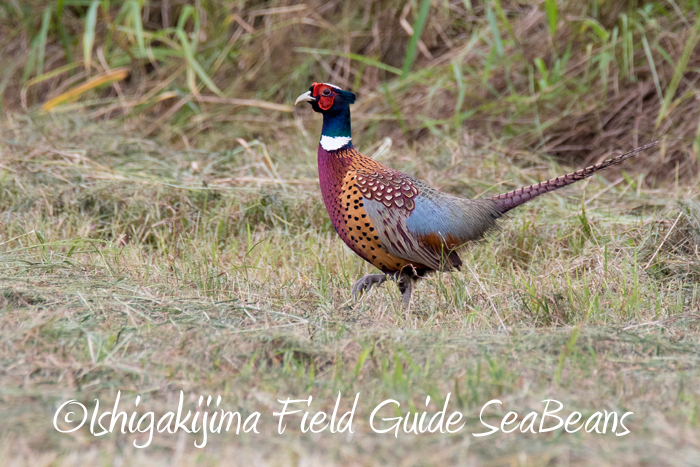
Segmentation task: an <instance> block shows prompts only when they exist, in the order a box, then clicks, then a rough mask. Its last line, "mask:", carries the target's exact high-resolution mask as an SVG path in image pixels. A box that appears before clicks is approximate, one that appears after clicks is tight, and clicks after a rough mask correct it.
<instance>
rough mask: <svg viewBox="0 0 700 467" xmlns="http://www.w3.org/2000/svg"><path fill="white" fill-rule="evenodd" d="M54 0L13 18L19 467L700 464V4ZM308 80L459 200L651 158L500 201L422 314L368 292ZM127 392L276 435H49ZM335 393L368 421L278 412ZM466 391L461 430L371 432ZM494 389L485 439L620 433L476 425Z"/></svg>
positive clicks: (2, 146)
mask: <svg viewBox="0 0 700 467" xmlns="http://www.w3.org/2000/svg"><path fill="white" fill-rule="evenodd" d="M59 3H61V5H63V3H65V4H66V6H65V7H63V6H60V5H58V4H54V3H51V2H38V1H37V2H9V3H8V4H7V5H4V6H3V7H2V9H0V12H2V13H0V51H4V52H5V53H6V54H7V56H8V57H9V58H8V61H7V65H6V67H5V69H4V70H2V71H0V96H2V98H3V100H2V105H3V107H2V110H3V115H2V124H1V125H0V154H1V156H0V410H1V411H2V413H1V414H0V415H1V416H2V419H3V423H2V424H1V425H0V440H2V441H1V443H2V444H1V445H0V465H13V466H14V465H18V466H19V465H32V466H35V465H129V466H130V465H149V466H155V465H182V466H185V465H187V466H188V465H221V464H223V465H298V466H305V465H309V466H315V465H486V466H501V465H509V466H516V465H517V466H540V465H552V466H559V465H562V466H563V465H580V466H586V465H615V466H621V465H630V466H632V465H635V466H636V465H649V466H652V465H653V466H656V465H669V466H687V465H700V311H699V310H698V308H699V305H700V288H699V287H698V284H699V282H698V281H699V279H700V256H698V245H700V205H699V204H698V196H699V195H700V190H698V184H697V180H698V179H697V167H698V156H699V154H698V149H699V148H700V123H699V119H698V115H699V114H700V112H699V111H698V99H700V92H698V85H697V80H698V79H699V78H698V77H699V76H700V53H698V47H697V42H698V40H699V39H700V34H698V26H697V23H698V22H697V18H698V15H699V14H700V6H699V5H698V4H697V2H680V1H677V2H668V3H665V2H650V3H645V4H639V5H638V4H636V3H627V2H606V3H605V4H602V3H598V2H589V3H586V4H585V5H583V4H581V5H579V4H578V3H573V4H562V3H558V4H555V2H549V1H547V2H541V3H528V4H525V3H523V4H518V3H508V2H493V3H486V4H483V5H482V4H477V3H476V2H433V4H432V5H429V6H430V8H429V9H428V10H427V11H428V13H426V14H425V15H423V13H421V11H422V10H421V5H420V4H419V3H420V2H416V3H415V4H409V5H411V6H410V7H405V6H404V4H403V3H396V4H394V3H392V2H386V3H382V2H369V3H367V5H365V6H363V7H358V8H357V9H351V8H349V7H343V6H342V4H340V3H323V2H318V3H317V2H312V3H308V4H306V6H303V7H300V6H299V5H294V4H286V3H279V4H278V3H274V2H273V3H270V4H260V5H257V4H256V5H229V6H227V7H222V6H218V5H217V4H214V3H210V2H195V4H194V5H195V7H193V8H192V9H189V10H188V9H187V8H186V6H187V5H186V3H185V2H170V3H171V4H169V3H168V2H142V4H139V3H137V2H124V5H127V6H126V7H124V8H122V9H120V8H121V7H120V6H119V5H115V4H112V5H110V2H100V3H99V5H97V3H92V2H68V1H66V2H59ZM115 3H116V2H115ZM472 3H474V4H473V5H472ZM92 5H97V6H94V7H93V6H92ZM102 5H107V6H106V7H103V6H102ZM134 5H135V6H134ZM553 5H554V6H553ZM25 7H26V8H25ZM122 10H123V11H125V13H122ZM47 11H48V13H46V12H47ZM105 12H109V14H111V16H108V15H107V13H105ZM134 12H136V13H134ZM154 12H155V13H154ZM93 14H94V15H98V16H96V18H97V19H92V20H91V18H93V16H91V15H93ZM3 15H4V16H3ZM22 15H24V16H22ZM426 15H427V16H426ZM234 16H235V17H234ZM46 17H48V18H49V19H47V20H46V21H44V18H46ZM166 17H168V19H167V21H166ZM183 17H184V20H182V21H178V18H183ZM105 18H111V19H110V21H112V23H109V21H107V19H105ZM421 18H423V19H426V22H425V27H424V33H423V35H422V41H421V42H420V43H419V42H418V41H417V40H412V39H411V37H412V36H410V35H409V34H407V33H406V28H405V26H404V24H403V23H406V24H408V25H409V27H412V28H413V29H420V23H421ZM19 19H21V20H22V21H23V22H20V23H17V21H19ZM365 19H366V21H365ZM239 20H240V21H239ZM157 21H160V23H159V24H161V28H160V29H158V28H157V27H156V26H155V23H156V22H157ZM140 23H141V24H140ZM166 23H168V26H167V27H166V26H165V24H166ZM13 24H14V26H13ZM16 24H21V26H16ZM44 24H46V25H47V26H46V28H44V27H43V25H44ZM139 24H140V26H139ZM176 24H177V26H175V25H176ZM328 24H330V25H337V26H338V28H339V29H340V30H341V31H342V33H338V34H331V33H329V32H328V28H327V27H326V26H327V25H328ZM59 25H60V26H59ZM378 25H381V26H382V27H381V28H379V26H378ZM411 25H412V26H411ZM324 28H325V29H324ZM178 30H179V31H182V33H186V35H185V38H184V39H183V38H182V33H178ZM42 31H43V32H42ZM319 31H320V32H319ZM234 37H235V38H236V39H235V40H233V38H234ZM413 37H415V36H413ZM37 38H38V39H37ZM64 38H66V40H64ZM188 38H189V40H191V41H192V42H188ZM90 40H92V43H93V44H94V46H93V47H91V48H87V49H86V48H85V47H84V45H85V42H86V41H87V42H88V43H89V42H90ZM178 41H180V42H178ZM110 44H111V45H110ZM115 44H118V45H115ZM421 44H422V45H421ZM110 47H111V48H110ZM227 47H228V49H227ZM290 48H291V49H292V50H293V51H294V53H286V54H285V53H284V51H285V50H288V49H290ZM98 49H100V51H99V52H98ZM147 49H148V50H151V51H152V54H151V56H148V54H146V56H142V55H140V53H141V51H145V50H147ZM42 50H43V52H41V51H42ZM86 50H88V51H89V52H91V54H92V55H90V56H91V59H90V63H89V64H87V65H86V60H85V54H84V52H85V51H86ZM168 50H170V52H168V53H170V55H168V54H167V53H166V52H167V51H168ZM411 50H412V51H413V52H411ZM329 51H334V52H333V53H330V52H329ZM337 51H342V53H336V52H337ZM350 53H352V54H356V55H348V54H350ZM343 54H344V55H343ZM412 54H413V55H414V56H413V57H411V55H412ZM164 57H166V58H164ZM168 57H169V58H168ZM219 57H223V58H221V60H219ZM40 58H41V61H43V63H42V64H41V66H38V63H39V61H40V60H39V59H40ZM151 62H152V63H151ZM290 62H293V63H290ZM73 63H75V64H77V65H72V64H73ZM106 64H111V65H110V66H105V65H106ZM61 67H65V69H62V68H61ZM121 67H123V68H126V69H128V70H129V76H130V77H129V78H128V79H121V78H120V79H117V80H116V81H110V82H108V83H107V84H106V85H105V84H104V83H103V84H102V85H101V86H98V85H97V84H94V82H93V84H89V85H87V86H85V87H84V88H83V89H82V90H81V89H78V87H79V86H80V84H81V83H90V79H92V78H94V77H100V76H106V75H108V74H109V73H110V71H109V70H115V69H119V68H121ZM83 69H84V70H83ZM27 70H28V71H27ZM56 70H58V71H56ZM71 70H72V71H71ZM485 70H486V71H485ZM71 73H72V74H71ZM110 76H111V75H110ZM115 79H116V78H115ZM339 80H344V81H345V82H339ZM312 81H331V82H337V83H338V84H341V85H343V86H347V87H349V88H351V89H356V90H358V95H359V102H358V104H357V105H356V106H355V107H354V108H353V111H354V113H353V115H354V123H355V125H354V130H355V131H354V138H355V142H356V146H357V147H358V149H360V150H361V151H362V152H364V153H365V154H368V155H371V156H372V157H374V158H376V159H378V160H380V161H381V162H382V163H385V164H387V165H390V166H392V167H394V168H396V169H399V170H402V171H404V172H407V173H410V174H412V175H415V176H416V177H417V178H420V179H422V180H425V181H427V182H428V183H430V184H431V185H432V186H434V187H436V188H439V189H442V190H444V191H447V192H450V193H454V194H458V195H463V196H468V197H480V196H486V195H494V194H497V193H500V192H504V191H508V190H510V189H514V188H517V187H519V186H523V185H528V184H531V183H535V182H537V181H541V180H545V179H549V178H552V177H553V176H556V175H560V174H562V173H565V172H567V171H570V170H571V169H574V168H579V167H581V166H583V165H585V164H588V163H590V162H591V161H598V160H601V159H602V158H604V157H606V156H610V155H611V154H614V153H616V152H618V151H621V150H628V149H632V147H633V146H635V145H638V144H642V143H644V142H646V141H648V140H650V139H651V138H653V137H655V136H659V135H660V136H661V137H662V139H663V142H662V143H661V145H659V146H658V147H657V148H656V149H654V150H652V151H650V152H648V153H644V154H641V155H640V156H638V157H637V158H635V159H634V160H633V161H632V162H625V163H624V164H623V165H621V166H620V167H615V168H613V169H611V170H609V171H606V172H605V173H603V174H601V175H600V176H596V177H594V178H592V179H590V180H587V181H584V182H580V183H578V184H576V185H574V186H573V187H571V188H567V189H565V190H561V191H558V192H556V193H553V194H549V195H546V196H543V197H542V198H540V199H538V200H536V201H534V202H532V203H528V204H527V205H525V206H523V207H521V208H519V209H517V210H515V211H512V214H509V217H508V218H506V219H504V221H503V222H502V223H501V226H502V229H501V230H500V231H498V232H496V233H494V234H492V235H491V236H490V237H489V238H488V239H487V240H485V241H483V242H481V243H479V244H477V245H474V246H473V247H472V248H471V249H470V250H469V251H467V252H465V254H464V255H463V259H464V260H465V264H467V265H468V266H467V268H465V269H464V270H463V271H462V272H459V273H450V274H439V275H434V276H432V277H430V278H429V279H428V280H425V281H423V282H421V283H420V285H419V286H418V287H417V289H415V290H414V295H413V301H412V304H411V306H410V309H409V310H408V312H405V311H404V310H402V309H401V306H400V296H399V293H398V290H397V289H396V287H395V286H394V285H393V284H386V285H384V286H383V287H381V288H379V289H377V290H373V291H372V292H371V293H369V294H367V295H366V296H364V297H363V298H362V299H361V300H360V301H359V302H357V303H355V302H353V301H352V297H351V295H350V287H351V285H352V284H353V282H354V280H356V279H357V278H359V277H360V276H361V275H362V274H365V273H369V272H372V268H371V267H369V265H367V264H365V263H363V262H362V260H360V259H359V258H357V257H356V256H354V254H353V253H351V252H350V251H349V250H348V249H347V248H346V247H344V246H343V244H342V241H341V240H340V239H339V238H337V235H336V233H335V231H334V230H333V227H332V225H331V223H330V220H329V219H328V215H327V213H326V210H325V207H324V205H323V202H322V200H321V197H320V190H319V188H318V181H317V168H316V147H317V138H318V132H319V128H320V121H319V119H318V117H317V116H316V115H315V114H313V112H311V111H310V110H309V109H306V108H304V109H301V108H300V109H296V110H295V109H293V108H292V107H291V104H292V103H293V100H294V98H295V97H296V96H297V95H298V94H300V93H302V92H304V91H305V90H306V89H308V85H309V84H310V83H311V82H312ZM71 92H72V94H71ZM167 93H169V94H167ZM52 99H56V100H54V101H53V102H54V104H52V105H55V107H52V108H50V109H48V110H49V111H48V112H47V111H43V110H42V109H41V107H42V105H44V106H45V104H46V103H47V102H51V100H52ZM241 99H245V100H246V101H245V102H242V101H241ZM276 106H277V107H276ZM118 391H121V403H120V404H121V405H120V407H121V408H122V410H125V411H127V412H128V413H129V414H131V412H132V411H133V410H134V403H135V399H136V397H137V395H140V396H141V400H140V403H139V406H138V408H137V409H136V410H137V411H138V412H139V416H140V414H143V413H144V412H145V411H154V412H155V413H156V417H159V416H160V414H163V413H166V412H167V411H174V410H176V409H177V406H178V398H179V396H180V392H181V391H182V393H183V395H184V400H185V406H186V409H191V410H193V411H194V410H196V406H197V403H198V399H199V396H200V395H202V396H204V398H205V399H206V398H207V396H209V395H212V396H213V399H216V397H217V396H221V397H222V402H221V407H223V408H224V409H225V410H229V411H239V412H240V413H241V414H242V416H243V418H244V419H245V418H246V417H247V416H248V415H250V414H252V413H254V412H259V413H260V414H261V416H260V421H259V423H258V424H257V428H258V431H260V433H259V434H255V433H246V434H243V433H242V434H240V435H236V434H234V433H233V432H229V433H222V434H210V436H209V438H208V440H207V444H206V446H205V447H203V448H201V449H198V448H196V447H195V442H196V443H201V442H202V437H201V434H185V433H184V432H182V431H179V432H178V433H177V434H168V433H162V434H156V435H155V436H154V437H153V441H152V443H151V444H150V445H149V446H148V447H147V448H144V449H138V448H136V447H134V444H133V443H134V442H135V443H137V444H142V443H144V442H146V440H147V439H148V434H147V433H140V434H121V433H112V434H109V435H105V436H101V437H95V436H93V435H92V434H91V433H90V431H89V429H88V427H87V425H86V426H84V427H83V428H81V429H79V430H77V431H75V432H73V433H69V434H61V433H59V432H58V431H57V430H56V429H55V428H54V426H53V424H52V421H53V420H54V414H55V413H56V410H57V409H58V407H59V406H60V405H61V404H62V403H63V402H65V401H68V400H71V399H75V400H77V401H79V402H81V403H82V404H84V405H85V406H87V407H88V408H89V409H90V411H92V407H93V406H94V404H95V399H99V401H100V404H101V406H100V407H101V411H104V410H111V407H112V405H113V404H114V400H115V398H116V395H117V392H118ZM338 393H340V394H341V395H342V400H341V403H340V411H341V412H343V413H344V412H345V411H347V410H349V409H350V407H351V406H352V401H353V399H354V398H355V395H356V394H357V393H360V396H359V398H358V400H359V402H358V405H357V409H356V413H355V416H354V422H353V427H354V431H355V432H354V433H353V434H349V433H347V432H346V433H342V434H341V433H335V434H332V433H329V432H327V431H326V432H323V433H320V434H313V433H302V432H301V431H300V429H299V424H300V422H301V415H302V414H301V413H298V414H295V415H292V416H289V417H288V418H287V419H286V420H287V421H288V426H287V429H286V431H285V432H284V434H281V435H280V434H277V421H278V419H277V418H276V417H274V416H273V415H272V414H273V412H278V411H279V410H280V409H281V408H282V404H280V403H278V399H286V398H292V399H306V398H307V397H308V396H309V395H311V396H313V402H312V404H311V407H310V409H313V411H316V410H323V411H325V412H327V413H329V414H330V412H332V411H333V407H334V404H335V402H336V397H337V395H338ZM448 393H449V394H450V399H449V412H452V411H458V412H460V413H461V414H463V416H464V417H465V418H464V420H466V423H465V426H464V429H463V430H461V431H459V432H458V433H456V434H449V433H435V434H431V433H422V434H419V435H416V434H406V433H403V432H401V431H400V432H399V434H398V437H394V435H393V432H391V433H384V434H379V433H375V432H373V430H372V428H371V426H370V425H369V418H370V414H371V412H372V410H373V408H374V407H376V406H377V405H378V404H379V403H380V402H382V401H385V400H388V399H393V400H396V401H398V402H399V403H400V408H398V409H397V410H396V411H393V409H391V408H390V407H387V408H385V409H384V410H383V411H382V412H381V413H382V414H383V416H384V417H398V416H401V415H402V414H405V413H406V412H407V411H411V412H412V413H413V412H418V413H419V415H420V413H421V412H422V411H423V410H427V411H428V413H429V416H432V415H433V414H434V413H435V412H437V411H439V410H441V409H442V408H443V404H444V403H445V400H446V398H447V395H448ZM427 396H430V398H431V400H430V402H429V403H428V404H427V406H426V397H427ZM494 399H498V400H500V401H501V402H502V405H490V406H488V408H486V409H484V421H486V422H487V423H489V424H492V425H499V424H500V421H501V419H502V418H503V417H504V416H505V415H506V413H507V412H509V411H515V412H517V413H518V414H519V420H522V418H523V417H524V416H525V415H526V414H527V413H529V412H531V411H537V412H538V413H540V414H541V413H542V410H543V409H544V404H543V403H542V401H543V400H545V399H555V400H557V401H560V402H561V403H562V404H563V406H564V408H563V409H562V411H561V412H560V413H559V415H561V414H564V415H565V416H566V415H568V414H569V413H571V412H574V411H578V412H580V413H582V415H583V418H584V420H585V419H588V418H589V417H592V416H594V414H595V412H599V411H600V412H603V411H607V412H615V413H617V414H618V415H622V414H623V413H625V412H633V415H631V416H630V417H628V418H626V419H625V426H626V427H627V429H628V430H629V431H630V433H629V434H627V435H625V436H616V435H615V434H613V433H611V432H606V433H605V434H599V433H596V432H595V431H592V432H585V429H582V430H580V431H578V432H576V433H573V434H570V433H566V432H563V431H562V430H557V431H553V432H547V433H537V434H532V433H529V432H528V433H522V432H521V430H517V431H515V432H512V433H495V434H493V435H490V436H485V437H475V436H472V434H473V433H480V432H485V431H487V428H486V427H485V426H484V425H483V424H482V423H481V422H480V419H479V417H480V411H481V410H482V408H483V407H484V405H485V404H486V403H487V402H488V401H491V400H494ZM202 416H203V415H202ZM549 421H550V422H551V421H552V420H551V419H550V420H549ZM539 423H540V418H538V419H537V423H536V424H535V425H536V426H539ZM88 424H89V422H88ZM380 424H382V427H388V426H390V424H389V423H384V422H380ZM548 425H549V424H548ZM59 426H60V427H63V428H65V427H66V426H68V425H67V424H63V422H61V423H60V424H59ZM375 426H376V425H375ZM617 433H620V430H619V429H618V430H617Z"/></svg>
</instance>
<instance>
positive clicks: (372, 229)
mask: <svg viewBox="0 0 700 467" xmlns="http://www.w3.org/2000/svg"><path fill="white" fill-rule="evenodd" d="M369 231H370V232H374V227H370V228H369ZM374 238H377V237H374Z"/></svg>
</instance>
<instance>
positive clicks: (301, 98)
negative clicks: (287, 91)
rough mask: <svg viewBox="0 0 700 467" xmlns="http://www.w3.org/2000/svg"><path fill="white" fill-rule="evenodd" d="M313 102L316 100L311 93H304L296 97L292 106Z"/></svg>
mask: <svg viewBox="0 0 700 467" xmlns="http://www.w3.org/2000/svg"><path fill="white" fill-rule="evenodd" d="M315 101H316V98H315V97H313V96H312V95H311V91H306V92H305V93H304V94H302V95H301V96H299V97H297V100H296V101H295V102H294V105H297V104H298V103H299V102H315Z"/></svg>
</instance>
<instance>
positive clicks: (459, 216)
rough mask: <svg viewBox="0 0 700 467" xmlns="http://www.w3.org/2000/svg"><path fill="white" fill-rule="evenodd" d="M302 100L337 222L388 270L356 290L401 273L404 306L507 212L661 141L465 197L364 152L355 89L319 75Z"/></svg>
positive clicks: (356, 247)
mask: <svg viewBox="0 0 700 467" xmlns="http://www.w3.org/2000/svg"><path fill="white" fill-rule="evenodd" d="M300 102H309V103H310V104H311V107H312V108H313V109H314V110H315V111H316V112H320V113H321V114H323V129H322V132H321V141H320V144H319V147H318V173H319V179H320V183H321V193H322V194H323V201H324V202H325V204H326V209H328V214H330V217H331V221H332V222H333V226H334V227H335V230H336V232H337V233H338V235H339V236H340V238H342V239H343V241H344V242H345V244H346V245H347V246H348V247H350V249H351V250H352V251H354V252H355V253H357V254H358V255H359V256H360V257H361V258H362V259H364V260H366V261H368V262H369V263H371V264H372V265H374V266H375V267H377V268H378V269H379V270H380V271H381V272H382V273H381V274H368V275H366V276H364V277H362V278H361V279H360V280H358V281H357V282H356V283H355V285H354V286H353V288H352V294H353V297H354V298H355V299H357V297H358V296H359V295H360V294H361V293H363V292H364V291H366V290H368V289H370V288H371V287H372V285H375V284H376V285H380V284H382V283H383V282H384V281H385V280H386V279H387V278H388V277H390V278H393V279H395V280H396V281H397V284H398V287H399V291H400V292H401V294H402V298H403V303H404V305H405V306H407V305H408V303H409V301H410V299H411V289H412V286H413V282H414V281H415V280H416V279H418V278H421V277H424V276H425V275H426V274H428V273H430V272H434V271H448V270H451V269H459V268H460V266H461V265H462V260H461V259H460V258H459V256H458V255H457V250H458V249H459V248H461V247H463V246H465V245H466V244H467V243H469V242H473V241H476V240H479V239H481V238H483V237H484V235H485V234H486V233H487V232H489V231H491V230H493V229H494V228H495V227H496V219H498V218H499V217H501V216H502V215H503V214H504V213H505V212H507V211H510V210H511V209H513V208H515V207H517V206H520V205H521V204H523V203H526V202H528V201H530V200H531V199H533V198H535V197H536V196H539V195H541V194H543V193H547V192H549V191H553V190H557V189H559V188H562V187H565V186H567V185H570V184H572V183H574V182H577V181H579V180H583V179H585V178H588V177H590V176H591V175H593V174H594V173H595V172H597V171H599V170H602V169H604V168H606V167H609V166H611V165H614V164H619V163H620V162H622V161H624V160H626V159H629V158H630V157H632V156H634V155H636V154H637V153H639V152H641V151H643V150H645V149H647V148H649V147H651V146H653V145H654V144H656V143H657V142H654V143H650V144H647V145H646V146H642V147H640V148H638V149H635V150H634V151H631V152H628V153H626V154H622V155H620V156H616V157H614V158H612V159H609V160H606V161H604V162H600V163H598V164H596V165H593V166H590V167H587V168H585V169H582V170H578V171H576V172H572V173H570V174H567V175H562V176H561V177H557V178H554V179H552V180H549V181H546V182H542V183H538V184H536V185H532V186H528V187H525V188H520V189H518V190H515V191H510V192H508V193H504V194H501V195H498V196H493V197H491V198H484V199H466V198H460V197H458V196H454V195H450V194H447V193H442V192H440V191H438V190H435V189H433V188H431V187H429V186H428V185H427V184H425V183H424V182H421V181H420V180H416V179H415V178H413V177H411V176H409V175H406V174H404V173H401V172H399V171H398V170H394V169H391V168H389V167H386V166H384V165H382V164H380V163H379V162H377V161H375V160H374V159H371V158H369V157H367V156H364V155H363V154H361V153H360V152H358V151H357V150H356V149H355V148H354V147H353V146H352V137H351V132H350V104H352V103H353V102H355V94H353V93H352V92H350V91H344V90H342V89H341V88H339V87H338V86H335V85H333V84H328V83H313V84H312V85H311V87H310V88H309V90H308V91H307V92H305V93H304V94H302V95H301V96H299V97H298V98H297V100H296V102H295V104H299V103H300Z"/></svg>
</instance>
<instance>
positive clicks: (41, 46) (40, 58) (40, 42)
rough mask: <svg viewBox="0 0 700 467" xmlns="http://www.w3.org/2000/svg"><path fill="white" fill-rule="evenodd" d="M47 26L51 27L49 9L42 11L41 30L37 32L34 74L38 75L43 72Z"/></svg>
mask: <svg viewBox="0 0 700 467" xmlns="http://www.w3.org/2000/svg"><path fill="white" fill-rule="evenodd" d="M49 25H51V8H47V9H45V10H44V14H43V16H42V18H41V29H40V30H39V36H38V37H37V42H36V47H37V56H36V57H37V58H36V74H37V75H40V74H42V73H43V72H44V54H45V53H46V39H47V36H48V32H49Z"/></svg>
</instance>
